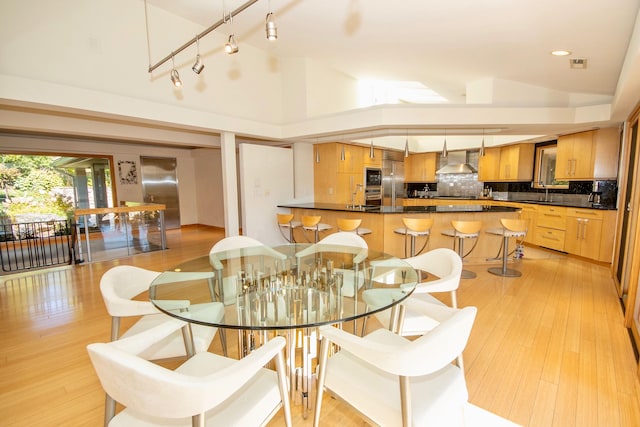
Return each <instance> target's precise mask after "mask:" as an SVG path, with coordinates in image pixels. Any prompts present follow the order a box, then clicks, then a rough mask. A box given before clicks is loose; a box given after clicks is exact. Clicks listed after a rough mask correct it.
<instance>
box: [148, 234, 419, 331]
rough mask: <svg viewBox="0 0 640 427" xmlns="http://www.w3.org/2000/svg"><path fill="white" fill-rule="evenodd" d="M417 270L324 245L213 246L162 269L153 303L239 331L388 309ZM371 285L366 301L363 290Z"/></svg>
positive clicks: (380, 256)
mask: <svg viewBox="0 0 640 427" xmlns="http://www.w3.org/2000/svg"><path fill="white" fill-rule="evenodd" d="M416 282H417V273H416V271H415V270H414V269H413V267H411V266H410V265H409V264H407V263H406V262H405V261H403V260H402V259H400V258H397V257H394V256H391V255H388V254H385V253H381V252H378V251H372V250H369V249H366V248H357V247H351V246H339V245H326V244H314V245H307V244H304V245H302V244H293V245H284V246H278V247H273V248H272V247H268V246H256V247H250V248H243V249H233V250H228V251H223V252H217V253H211V254H209V255H206V256H202V257H199V258H195V259H192V260H189V261H186V262H183V263H181V264H179V265H177V266H176V267H175V268H173V269H172V270H169V271H165V272H163V273H161V274H160V275H159V276H158V277H157V278H156V279H155V280H154V281H153V283H152V284H151V286H150V288H149V295H150V299H151V301H152V303H153V304H154V305H155V306H156V307H157V308H158V309H160V310H161V311H163V312H165V313H167V314H168V315H170V316H173V317H176V318H179V319H182V320H185V321H188V322H193V323H198V324H203V325H210V326H215V327H221V328H230V329H243V330H278V329H293V328H307V327H315V326H320V325H325V324H334V323H341V322H346V321H350V320H355V319H358V318H360V317H363V316H367V315H370V314H373V313H376V312H378V311H382V310H386V309H388V308H390V307H392V306H394V305H395V304H397V303H399V302H400V301H402V300H404V299H405V298H406V297H408V296H409V295H410V294H411V292H413V289H414V287H415V285H416ZM372 289H379V291H374V293H375V295H376V298H375V304H374V305H372V303H371V301H369V304H367V303H365V301H363V293H364V292H365V291H369V292H371V291H370V290H372Z"/></svg>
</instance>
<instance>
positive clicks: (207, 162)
mask: <svg viewBox="0 0 640 427" xmlns="http://www.w3.org/2000/svg"><path fill="white" fill-rule="evenodd" d="M191 154H192V157H193V160H194V166H195V171H196V182H195V194H196V197H195V198H196V200H197V212H198V223H200V224H203V225H210V226H213V227H221V228H224V202H223V200H224V199H223V197H222V169H221V164H222V160H221V153H220V150H217V149H198V150H193V151H192V153H191Z"/></svg>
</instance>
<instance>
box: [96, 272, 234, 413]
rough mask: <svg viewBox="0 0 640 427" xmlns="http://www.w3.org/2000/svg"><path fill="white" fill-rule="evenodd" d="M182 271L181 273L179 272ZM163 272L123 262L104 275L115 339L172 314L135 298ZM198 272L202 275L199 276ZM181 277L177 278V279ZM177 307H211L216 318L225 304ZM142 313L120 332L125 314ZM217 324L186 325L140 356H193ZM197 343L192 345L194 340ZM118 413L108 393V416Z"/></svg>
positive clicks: (102, 284) (188, 276) (207, 343)
mask: <svg viewBox="0 0 640 427" xmlns="http://www.w3.org/2000/svg"><path fill="white" fill-rule="evenodd" d="M175 274H180V273H175ZM184 274H185V280H187V279H193V278H200V279H203V278H207V277H211V278H213V274H212V273H184ZM159 275H160V273H158V272H156V271H151V270H146V269H144V268H139V267H134V266H130V265H119V266H115V267H112V268H110V269H109V270H107V271H106V272H105V273H104V274H103V275H102V277H101V278H100V293H101V294H102V298H103V300H104V304H105V306H106V307H107V312H108V313H109V315H110V316H111V341H116V340H118V339H124V338H127V337H130V336H133V335H137V334H139V333H141V332H144V331H146V330H148V329H152V328H154V327H155V326H157V325H159V324H162V323H164V322H166V321H167V319H169V318H170V317H169V316H168V315H166V314H164V313H162V312H160V311H159V310H158V309H157V308H155V307H154V306H153V304H152V303H151V302H150V301H149V300H146V301H143V300H134V299H132V298H134V297H136V296H137V295H140V294H141V293H143V292H145V291H147V290H148V289H149V285H150V284H151V282H152V281H153V280H154V279H156V278H157V277H158V276H159ZM195 276H198V277H195ZM176 280H177V279H176ZM175 309H176V310H189V311H201V310H207V311H208V312H209V314H208V315H209V317H211V318H212V319H216V318H217V319H222V316H223V315H224V307H223V305H222V304H220V303H206V304H195V305H191V304H190V303H189V301H175ZM134 316H135V317H139V319H138V320H137V321H136V322H135V323H134V324H133V325H132V326H131V327H130V328H129V329H127V331H126V332H125V333H123V334H120V319H121V318H123V317H134ZM216 332H217V328H212V327H210V326H203V325H193V326H191V325H185V326H184V328H183V331H182V332H181V331H179V330H176V331H174V333H172V334H171V335H168V336H166V337H164V339H162V340H157V341H156V342H155V343H154V344H153V345H152V346H149V347H148V348H146V349H145V350H144V351H142V352H141V353H140V357H143V358H145V359H148V360H158V359H166V358H172V357H184V356H191V355H192V354H193V353H194V352H195V353H199V352H204V351H207V350H208V349H209V346H210V345H211V341H212V340H213V338H214V336H215V334H216ZM192 341H193V347H194V348H191V342H192ZM220 341H221V344H222V348H223V351H224V352H225V354H226V342H225V341H226V340H225V339H224V337H223V335H220ZM114 413H115V402H113V400H111V399H109V397H107V399H106V402H105V417H109V416H112V415H113V414H114Z"/></svg>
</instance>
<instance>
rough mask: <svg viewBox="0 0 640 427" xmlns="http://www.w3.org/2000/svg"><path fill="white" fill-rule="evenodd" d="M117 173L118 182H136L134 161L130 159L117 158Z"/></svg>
mask: <svg viewBox="0 0 640 427" xmlns="http://www.w3.org/2000/svg"><path fill="white" fill-rule="evenodd" d="M118 175H119V176H120V184H137V183H138V170H137V168H136V162H134V161H131V160H118Z"/></svg>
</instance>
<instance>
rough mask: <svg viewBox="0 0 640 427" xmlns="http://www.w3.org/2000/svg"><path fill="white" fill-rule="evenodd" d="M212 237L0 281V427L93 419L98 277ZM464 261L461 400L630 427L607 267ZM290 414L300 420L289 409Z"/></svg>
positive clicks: (345, 421) (159, 262)
mask: <svg viewBox="0 0 640 427" xmlns="http://www.w3.org/2000/svg"><path fill="white" fill-rule="evenodd" d="M221 237H222V233H221V232H220V230H212V229H207V228H195V227H194V228H188V229H183V231H170V233H169V236H168V243H169V248H170V249H169V250H167V251H164V252H154V253H149V254H141V255H136V256H134V257H130V258H122V259H119V260H115V261H105V262H95V263H92V264H87V263H85V264H82V265H78V266H72V267H63V268H57V269H52V270H47V271H40V272H32V273H26V274H14V275H8V276H3V277H0V426H85V425H86V426H98V425H101V423H102V416H103V403H104V394H103V392H102V389H101V388H100V385H99V383H98V380H97V378H96V376H95V374H94V372H93V368H92V366H91V364H90V362H89V358H88V356H87V353H86V349H85V347H86V345H87V344H88V343H91V342H97V341H107V340H108V339H109V327H110V321H109V317H108V315H107V313H106V310H105V308H104V304H103V302H102V298H101V296H100V292H99V288H98V284H99V280H100V277H101V275H102V273H103V272H104V271H105V270H107V269H108V268H110V267H112V266H113V265H117V264H131V265H137V266H140V267H145V268H150V269H155V270H162V269H165V268H169V267H171V266H173V265H175V264H177V263H178V262H180V261H181V260H186V259H189V258H193V257H196V256H199V255H201V254H203V253H206V252H207V251H208V250H209V248H210V247H211V246H212V245H213V243H214V242H215V241H217V240H218V239H220V238H221ZM468 268H469V269H471V270H474V271H476V272H477V273H478V278H477V279H473V280H463V281H462V284H461V288H460V290H459V293H458V301H459V305H460V306H466V305H475V306H477V307H478V310H479V311H478V317H477V320H476V323H475V325H474V328H473V331H472V334H471V338H470V340H469V344H468V346H467V349H466V350H465V353H464V357H465V364H466V377H467V385H468V388H469V394H470V401H471V402H472V403H474V404H476V405H478V406H480V407H482V408H485V409H488V410H490V411H492V412H494V413H496V414H498V415H501V416H503V417H505V418H508V419H510V420H512V421H515V422H517V423H519V424H521V425H524V426H562V427H565V426H603V427H604V426H607V427H608V426H629V427H631V426H638V425H640V383H639V380H638V377H637V362H636V360H635V357H634V353H633V350H632V346H631V343H630V340H629V336H628V334H627V331H626V329H624V327H623V324H622V311H621V309H620V305H619V303H618V300H617V297H616V293H615V290H614V287H613V284H612V281H611V279H610V277H609V270H608V268H605V267H602V266H599V265H595V264H591V263H588V262H584V261H582V260H578V259H575V258H571V257H566V256H563V255H557V254H555V253H552V252H546V251H540V250H534V249H532V248H526V249H525V258H524V259H523V260H522V261H521V262H519V263H518V265H517V268H518V269H520V270H521V271H522V272H523V276H522V277H520V278H516V279H514V278H500V277H497V276H492V275H490V274H489V273H487V272H486V268H487V266H486V265H477V266H469V267H468ZM217 343H218V340H214V345H216V344H217ZM214 350H215V349H214ZM293 415H294V425H311V417H309V419H307V420H304V419H302V416H301V411H300V407H299V406H294V407H293ZM322 415H323V417H322V424H323V425H327V426H329V425H341V426H345V425H346V426H349V425H351V426H359V425H366V423H364V422H363V421H362V420H361V418H360V417H359V416H358V414H357V413H355V412H354V411H352V410H350V409H349V408H348V407H347V406H346V405H344V404H342V403H339V402H338V401H336V400H333V399H331V398H330V397H327V395H325V401H324V403H323V413H322ZM271 425H281V422H280V419H276V420H274V421H273V422H272V423H271Z"/></svg>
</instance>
